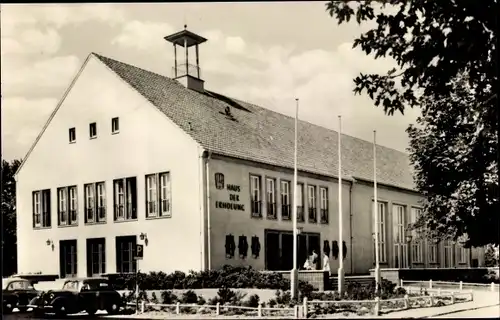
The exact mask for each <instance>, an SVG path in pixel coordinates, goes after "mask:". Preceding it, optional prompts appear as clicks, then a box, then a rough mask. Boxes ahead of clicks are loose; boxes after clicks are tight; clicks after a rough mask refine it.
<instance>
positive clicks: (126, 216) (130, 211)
mask: <svg viewBox="0 0 500 320" xmlns="http://www.w3.org/2000/svg"><path fill="white" fill-rule="evenodd" d="M113 190H114V199H113V200H114V206H115V215H114V216H115V221H123V220H135V219H137V184H136V178H135V177H131V178H124V179H117V180H114V181H113Z"/></svg>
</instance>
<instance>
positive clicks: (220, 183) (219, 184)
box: [215, 172, 224, 190]
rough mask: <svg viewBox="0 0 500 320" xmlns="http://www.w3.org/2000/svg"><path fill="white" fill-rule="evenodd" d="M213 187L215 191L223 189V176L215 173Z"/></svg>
mask: <svg viewBox="0 0 500 320" xmlns="http://www.w3.org/2000/svg"><path fill="white" fill-rule="evenodd" d="M215 187H216V188H217V189H219V190H220V189H224V174H222V173H220V172H217V173H216V174H215Z"/></svg>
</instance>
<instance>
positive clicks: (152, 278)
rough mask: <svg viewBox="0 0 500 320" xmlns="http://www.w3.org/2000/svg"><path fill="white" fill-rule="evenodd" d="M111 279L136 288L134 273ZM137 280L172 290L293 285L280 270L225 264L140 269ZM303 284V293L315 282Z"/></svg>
mask: <svg viewBox="0 0 500 320" xmlns="http://www.w3.org/2000/svg"><path fill="white" fill-rule="evenodd" d="M109 277H110V282H111V283H112V285H113V287H114V288H115V289H116V290H134V289H135V284H136V275H135V274H117V275H111V276H109ZM137 281H138V283H139V288H140V290H172V289H203V288H221V287H224V286H225V287H231V288H235V289H238V288H257V289H282V290H287V289H288V288H290V280H288V279H285V278H283V275H282V274H280V273H273V272H266V273H263V272H259V271H257V270H254V269H252V268H251V267H232V266H228V265H226V266H224V267H222V268H221V269H219V270H209V271H201V272H195V271H190V272H189V273H188V274H187V275H186V274H185V273H184V272H181V271H175V272H173V273H170V274H166V273H164V272H150V273H149V274H145V273H138V274H137ZM299 286H302V287H304V289H303V290H302V291H303V292H307V293H304V294H308V292H310V291H312V289H311V288H312V286H311V287H309V286H308V284H302V285H301V284H300V283H299Z"/></svg>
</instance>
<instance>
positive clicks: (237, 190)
mask: <svg viewBox="0 0 500 320" xmlns="http://www.w3.org/2000/svg"><path fill="white" fill-rule="evenodd" d="M165 39H166V40H168V41H170V42H173V43H174V44H175V47H176V48H177V46H178V45H180V46H184V45H185V46H186V48H192V47H193V46H194V47H195V48H196V53H197V52H198V45H199V44H201V43H202V42H204V41H205V40H206V39H204V38H202V37H200V36H198V35H195V34H193V33H191V32H189V31H187V30H183V31H181V32H179V33H176V34H174V35H171V36H168V37H166V38H165ZM186 51H187V50H186ZM186 56H187V53H186ZM195 58H196V61H198V59H197V54H196V55H195ZM175 70H176V79H170V78H167V77H165V76H162V75H159V74H156V73H153V72H150V71H146V70H143V69H140V68H137V67H134V66H132V65H129V64H125V63H122V62H119V61H116V60H113V59H110V58H107V57H104V56H101V55H98V54H94V53H92V54H90V55H89V56H88V58H87V60H86V61H85V62H84V64H83V66H82V68H81V69H80V71H79V72H78V74H77V76H76V77H75V78H74V80H73V81H72V83H71V84H70V86H69V87H68V89H67V91H66V93H65V94H64V96H63V97H62V99H61V101H60V102H59V104H58V105H57V107H56V108H55V110H54V112H53V113H52V115H51V116H50V118H49V120H48V122H47V123H46V125H45V126H44V128H43V130H42V132H41V133H40V135H39V136H38V138H37V139H36V141H35V142H34V144H33V146H32V148H31V149H30V150H29V152H28V154H27V156H26V158H25V159H24V161H23V164H22V166H21V167H20V169H19V171H18V173H17V175H16V177H17V213H18V214H17V225H18V234H17V235H18V271H19V272H20V273H26V272H39V271H41V272H43V273H49V274H54V273H56V274H60V276H61V277H71V276H87V275H96V274H105V273H115V272H131V271H135V270H136V263H135V261H134V258H133V252H134V250H135V245H136V243H138V242H143V243H144V242H147V245H146V246H145V252H144V259H143V260H142V261H141V262H140V266H139V268H140V269H141V271H145V272H147V271H164V272H172V271H174V270H182V271H188V270H190V269H192V270H203V269H209V268H217V267H220V266H222V265H224V264H234V265H251V266H254V267H255V268H259V269H274V270H276V269H281V270H287V269H289V268H290V267H291V264H292V255H291V243H292V236H291V230H292V223H291V219H290V217H291V205H292V199H293V195H292V190H293V188H292V186H291V181H292V180H293V179H292V176H293V170H292V168H293V123H294V122H293V118H290V117H287V116H284V115H282V114H279V113H276V112H273V111H270V110H268V109H265V108H262V107H259V106H256V105H253V104H250V103H245V102H241V101H238V100H235V99H231V98H228V97H225V96H222V95H219V94H216V93H214V92H211V91H208V90H206V89H205V88H204V82H203V80H201V79H200V75H199V66H198V64H197V65H196V66H193V65H190V64H184V65H181V66H179V65H177V58H176V67H175ZM377 149H378V151H377V153H378V159H377V163H378V169H377V171H378V173H377V174H378V180H379V190H378V195H379V199H378V200H379V208H380V210H379V211H380V234H381V238H380V241H381V246H380V250H381V253H380V257H381V266H382V267H396V268H405V267H408V265H410V264H411V265H412V266H413V267H457V266H470V265H471V264H478V265H482V264H483V262H482V261H483V260H484V259H483V255H482V251H480V250H468V249H463V248H461V247H460V246H458V245H454V244H452V243H446V244H445V243H441V244H434V243H427V242H426V241H424V240H414V241H413V242H412V243H411V244H410V246H408V243H406V240H405V239H406V238H405V234H406V232H407V231H406V227H407V226H408V224H409V223H410V222H411V219H414V217H415V216H416V215H417V214H418V213H419V212H420V208H419V200H420V196H419V194H418V193H417V192H416V191H415V190H414V185H413V181H412V176H411V171H410V167H409V162H408V157H407V155H406V154H404V153H402V152H399V151H396V150H392V149H389V148H385V147H382V146H377ZM336 150H337V132H335V131H332V130H328V129H325V128H323V127H320V126H316V125H313V124H310V123H307V122H302V121H301V122H300V123H299V155H298V162H299V165H298V167H299V190H301V191H300V192H301V193H300V195H299V203H298V206H299V213H300V220H299V226H300V227H301V228H302V229H303V232H302V234H301V235H300V238H299V258H300V261H299V263H300V264H302V263H303V260H304V259H305V256H306V255H307V254H308V253H310V252H311V250H313V249H316V250H317V251H318V252H319V251H323V250H325V249H326V250H327V251H328V253H329V255H330V256H331V269H332V270H333V271H334V272H335V271H336V270H337V267H338V260H337V254H336V252H338V250H341V249H342V247H345V250H346V251H345V252H346V258H345V266H344V268H345V270H346V273H347V274H362V273H368V270H369V269H370V268H372V267H373V257H374V246H373V238H372V234H373V232H374V226H373V219H372V217H373V213H372V205H373V188H372V177H373V172H372V167H373V166H372V161H373V160H372V144H371V142H367V141H363V140H360V139H357V138H353V137H350V136H344V137H343V145H342V150H343V151H342V156H343V168H342V169H343V171H344V177H346V179H345V180H343V183H342V188H343V212H342V214H343V215H344V225H343V229H344V231H343V234H344V240H345V244H344V245H342V244H338V243H337V239H338V224H337V221H338V209H337V206H338V204H337V203H338V202H337V201H338V198H337V195H338V188H339V184H338V179H337V176H336V173H337V170H338V169H337V162H336V161H337V155H336ZM141 234H142V235H143V236H142V238H144V239H145V241H143V240H142V239H141V237H140V236H139V235H141ZM471 251H472V252H471Z"/></svg>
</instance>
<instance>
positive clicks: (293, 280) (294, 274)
mask: <svg viewBox="0 0 500 320" xmlns="http://www.w3.org/2000/svg"><path fill="white" fill-rule="evenodd" d="M290 286H291V288H290V294H291V296H292V299H295V298H297V299H298V297H299V295H298V293H299V292H298V291H299V290H298V288H299V271H298V270H297V269H292V271H291V272H290Z"/></svg>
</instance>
